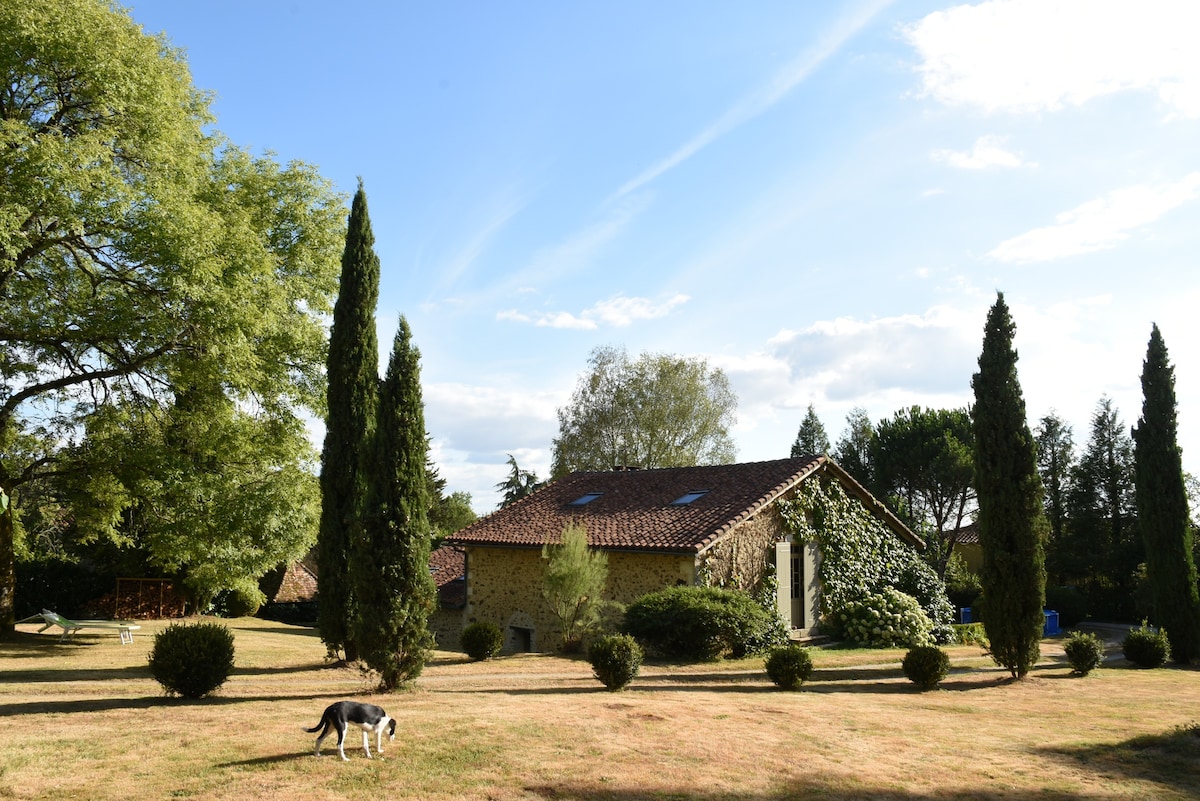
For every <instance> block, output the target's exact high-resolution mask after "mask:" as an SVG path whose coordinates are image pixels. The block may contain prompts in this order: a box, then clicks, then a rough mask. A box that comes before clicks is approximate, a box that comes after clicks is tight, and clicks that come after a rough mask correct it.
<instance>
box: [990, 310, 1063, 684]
mask: <svg viewBox="0 0 1200 801" xmlns="http://www.w3.org/2000/svg"><path fill="white" fill-rule="evenodd" d="M1015 330H1016V325H1015V324H1014V323H1013V321H1012V317H1011V316H1010V315H1009V311H1008V306H1007V305H1006V304H1005V302H1004V294H1003V293H998V294H997V298H996V303H995V305H993V306H992V308H991V310H990V311H989V312H988V318H987V325H986V327H985V328H984V336H983V351H982V353H981V354H980V356H979V372H978V373H976V374H975V376H974V377H973V378H972V379H971V386H972V388H973V389H974V390H975V408H974V410H973V417H974V428H975V471H976V479H975V480H976V489H977V492H978V498H979V517H978V525H979V542H980V545H981V546H982V548H983V567H982V570H981V571H980V580H981V582H982V584H983V594H984V597H985V598H986V609H985V611H984V629H985V630H986V631H987V636H988V640H989V641H990V642H991V655H992V659H994V660H995V662H996V664H998V665H1000V666H1001V667H1005V668H1008V670H1009V672H1010V673H1011V674H1012V676H1013V677H1014V678H1021V677H1023V676H1024V675H1025V674H1027V673H1028V672H1029V670H1030V668H1032V667H1033V665H1034V663H1036V662H1037V659H1038V656H1039V643H1040V641H1041V635H1042V627H1043V625H1044V623H1043V617H1042V606H1043V604H1044V603H1045V597H1046V560H1045V554H1044V548H1045V540H1046V532H1047V528H1048V526H1047V523H1046V518H1045V514H1044V512H1043V510H1042V481H1041V478H1040V476H1039V475H1038V470H1037V453H1036V447H1035V445H1034V439H1033V435H1032V434H1031V433H1030V431H1029V425H1028V423H1027V422H1026V419H1025V399H1024V397H1023V396H1022V394H1021V385H1020V383H1019V382H1018V380H1017V352H1016V350H1014V349H1013V346H1012V341H1013V334H1014V332H1015Z"/></svg>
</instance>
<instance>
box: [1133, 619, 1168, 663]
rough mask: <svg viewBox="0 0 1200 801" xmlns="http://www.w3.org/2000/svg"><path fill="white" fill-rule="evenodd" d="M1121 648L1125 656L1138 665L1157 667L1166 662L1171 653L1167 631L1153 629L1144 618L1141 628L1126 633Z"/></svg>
mask: <svg viewBox="0 0 1200 801" xmlns="http://www.w3.org/2000/svg"><path fill="white" fill-rule="evenodd" d="M1121 650H1122V651H1124V653H1125V658H1126V659H1128V660H1129V661H1130V662H1132V663H1134V664H1135V665H1137V666H1138V667H1144V668H1157V667H1162V666H1163V665H1165V664H1166V662H1167V657H1168V656H1170V654H1171V643H1170V641H1169V640H1168V639H1167V633H1166V632H1165V631H1163V630H1162V629H1157V630H1155V629H1152V628H1150V627H1149V626H1147V625H1146V621H1144V620H1143V621H1142V625H1141V626H1140V627H1139V628H1136V629H1132V630H1131V631H1130V632H1129V633H1128V634H1126V635H1125V641H1124V642H1122V643H1121Z"/></svg>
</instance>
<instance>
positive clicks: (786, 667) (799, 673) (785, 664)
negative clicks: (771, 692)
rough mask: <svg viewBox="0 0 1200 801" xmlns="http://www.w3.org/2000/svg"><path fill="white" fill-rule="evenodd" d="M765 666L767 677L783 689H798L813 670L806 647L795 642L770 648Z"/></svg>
mask: <svg viewBox="0 0 1200 801" xmlns="http://www.w3.org/2000/svg"><path fill="white" fill-rule="evenodd" d="M766 667H767V677H768V678H770V679H771V681H773V682H775V684H777V685H779V687H780V689H784V690H797V689H799V688H800V685H801V684H803V683H804V682H806V681H807V680H808V677H809V676H811V675H812V672H813V663H812V657H811V656H809V655H808V649H807V648H805V647H804V646H802V645H797V644H796V643H791V644H789V645H781V646H779V647H777V648H772V649H771V654H770V655H769V656H768V657H767V664H766Z"/></svg>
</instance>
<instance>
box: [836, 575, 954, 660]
mask: <svg viewBox="0 0 1200 801" xmlns="http://www.w3.org/2000/svg"><path fill="white" fill-rule="evenodd" d="M835 618H836V620H835V623H836V625H837V626H838V628H839V629H840V630H841V632H842V634H843V635H844V636H845V637H846V638H847V639H850V640H853V641H854V642H856V643H858V644H860V645H865V646H867V647H868V648H889V647H896V646H905V647H909V648H912V647H914V646H917V645H929V644H931V643H932V642H933V637H932V632H933V624H932V623H931V622H930V621H929V616H928V615H927V614H925V610H923V609H922V608H921V605H920V604H918V603H917V600H916V599H915V598H913V597H912V596H911V595H906V594H904V593H902V592H900V591H899V590H894V589H892V588H891V587H884V588H883V589H882V590H880V591H879V593H877V594H873V595H868V596H866V597H865V598H863V599H862V600H861V601H851V602H850V603H848V604H846V605H845V606H843V607H842V609H841V610H840V611H839V612H838V613H837V614H836V615H835Z"/></svg>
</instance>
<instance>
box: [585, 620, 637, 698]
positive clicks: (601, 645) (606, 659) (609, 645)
mask: <svg viewBox="0 0 1200 801" xmlns="http://www.w3.org/2000/svg"><path fill="white" fill-rule="evenodd" d="M644 656H645V654H644V653H643V652H642V647H641V646H640V645H638V643H637V640H635V639H634V638H633V637H630V636H629V635H628V634H610V635H608V636H605V637H601V638H600V639H598V640H596V641H595V642H594V643H592V646H591V648H589V649H588V662H589V663H590V664H591V666H592V673H593V674H594V675H595V677H596V678H597V679H599V680H600V683H601V684H603V685H604V686H605V687H607V688H608V689H610V690H613V691H614V692H615V691H617V690H621V689H624V688H625V686H626V685H627V684H629V682H631V681H633V679H634V678H635V677H636V676H637V674H638V671H639V670H641V669H642V659H643V657H644Z"/></svg>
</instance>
